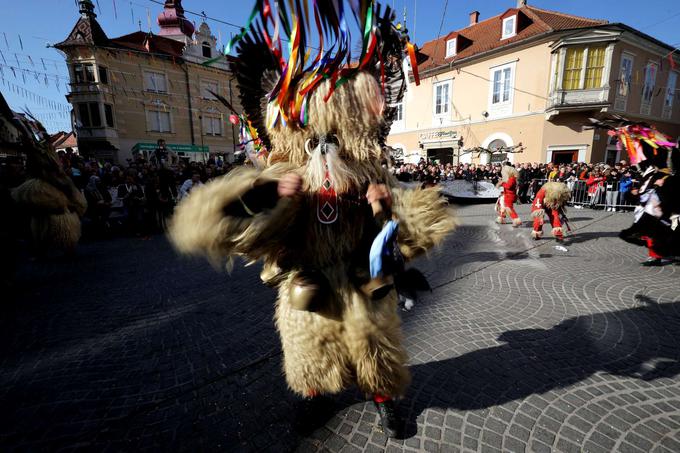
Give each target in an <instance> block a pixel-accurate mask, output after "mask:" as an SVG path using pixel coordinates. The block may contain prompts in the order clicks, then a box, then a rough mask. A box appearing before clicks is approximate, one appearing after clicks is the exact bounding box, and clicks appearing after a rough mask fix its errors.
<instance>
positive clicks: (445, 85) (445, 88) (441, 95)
mask: <svg viewBox="0 0 680 453" xmlns="http://www.w3.org/2000/svg"><path fill="white" fill-rule="evenodd" d="M433 89H434V92H433V94H434V99H433V105H434V112H433V113H434V116H435V117H442V116H446V115H448V114H449V104H450V99H451V81H450V80H447V81H445V82H439V83H435V84H434V85H433Z"/></svg>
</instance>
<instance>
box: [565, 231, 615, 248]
mask: <svg viewBox="0 0 680 453" xmlns="http://www.w3.org/2000/svg"><path fill="white" fill-rule="evenodd" d="M618 237H619V232H618V231H583V232H579V231H574V232H573V233H571V234H570V235H569V236H567V237H566V238H565V240H564V244H565V245H571V244H581V243H583V242H588V241H592V240H597V239H605V238H618Z"/></svg>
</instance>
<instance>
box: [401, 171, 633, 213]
mask: <svg viewBox="0 0 680 453" xmlns="http://www.w3.org/2000/svg"><path fill="white" fill-rule="evenodd" d="M501 166H502V164H500V163H493V164H458V165H453V164H450V163H449V164H439V163H431V162H426V161H425V160H424V159H421V161H420V162H419V163H418V164H396V165H394V166H393V167H392V171H393V173H394V175H395V176H396V177H397V179H399V180H400V181H403V182H419V183H421V184H422V185H423V186H431V185H436V184H438V183H441V182H445V181H453V180H466V181H489V182H491V183H492V184H497V183H498V181H499V180H500V178H501ZM514 166H515V167H516V168H517V171H518V173H519V178H518V181H517V186H518V190H517V191H518V198H519V201H520V202H521V203H530V202H531V200H532V199H533V196H534V194H535V193H536V192H538V190H539V189H540V186H541V185H542V184H543V183H544V182H545V181H561V182H564V183H566V184H567V185H568V186H569V189H570V190H571V191H572V200H574V201H576V202H578V203H579V204H586V205H590V206H591V207H598V206H602V205H603V206H604V209H606V210H608V211H616V210H620V209H622V206H623V205H630V204H633V203H634V197H635V188H636V187H637V186H636V185H637V183H638V181H639V180H640V175H639V174H638V172H637V169H636V168H635V167H631V166H629V165H628V163H627V162H626V161H625V160H622V161H620V162H616V163H614V164H613V165H608V164H604V163H599V164H588V163H577V162H575V163H569V164H553V163H538V162H533V163H528V162H525V163H521V164H515V165H514Z"/></svg>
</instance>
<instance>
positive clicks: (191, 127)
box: [180, 63, 196, 145]
mask: <svg viewBox="0 0 680 453" xmlns="http://www.w3.org/2000/svg"><path fill="white" fill-rule="evenodd" d="M180 67H182V69H183V70H184V77H185V80H186V84H187V106H188V107H189V130H191V144H192V145H195V144H196V139H195V137H194V110H193V109H192V108H191V84H190V83H189V68H188V67H187V65H186V63H184V64H182V65H180Z"/></svg>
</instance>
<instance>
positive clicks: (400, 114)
mask: <svg viewBox="0 0 680 453" xmlns="http://www.w3.org/2000/svg"><path fill="white" fill-rule="evenodd" d="M391 107H392V108H394V120H393V121H392V130H400V129H403V128H404V103H403V102H400V103H398V104H393V105H392V106H391Z"/></svg>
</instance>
